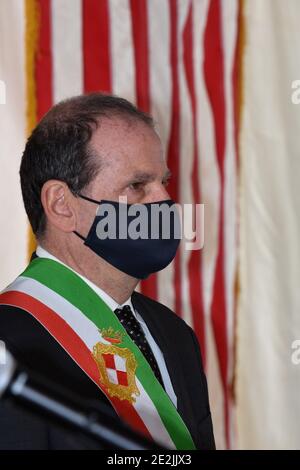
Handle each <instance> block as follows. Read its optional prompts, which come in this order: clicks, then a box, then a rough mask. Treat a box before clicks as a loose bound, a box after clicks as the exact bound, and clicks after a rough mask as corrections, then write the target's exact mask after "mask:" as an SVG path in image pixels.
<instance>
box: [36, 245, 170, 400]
mask: <svg viewBox="0 0 300 470" xmlns="http://www.w3.org/2000/svg"><path fill="white" fill-rule="evenodd" d="M36 254H37V256H38V257H39V258H50V259H53V260H54V261H57V262H58V263H61V264H63V265H64V266H66V267H67V268H68V269H71V271H74V269H72V268H70V266H67V265H66V264H64V263H63V262H62V261H60V260H59V259H58V258H56V257H55V256H53V255H52V254H51V253H49V251H47V250H45V248H42V247H41V246H40V245H39V246H38V247H37V249H36ZM74 272H75V273H76V274H77V275H78V276H79V277H81V279H83V281H84V282H85V283H86V284H88V286H89V287H91V289H93V291H94V292H96V294H97V295H98V296H99V297H101V299H102V300H103V301H104V302H105V303H106V305H108V307H109V308H110V309H111V310H112V311H113V312H114V311H115V310H116V308H122V307H124V305H129V306H130V308H131V310H132V312H133V314H134V316H135V317H136V319H137V320H138V322H139V323H140V325H141V327H142V329H143V332H144V334H145V336H146V339H147V341H148V343H149V345H150V347H151V349H152V352H153V354H154V356H155V359H156V362H157V365H158V367H159V370H160V373H161V377H162V380H163V383H164V387H165V390H166V393H167V394H168V395H169V397H170V399H171V400H172V402H173V404H174V405H175V407H176V408H177V397H176V395H175V392H174V389H173V386H172V382H171V379H170V375H169V372H168V369H167V366H166V362H165V360H164V356H163V353H162V352H161V350H160V348H159V347H158V345H157V344H156V342H155V340H154V338H153V336H152V335H151V333H150V331H149V328H148V327H147V325H146V323H145V322H144V320H143V318H142V317H141V315H139V313H138V312H137V311H136V310H135V309H134V308H133V305H132V302H131V297H129V299H128V300H127V301H126V302H124V303H123V304H122V305H120V304H118V303H117V302H116V301H115V300H114V299H113V298H112V297H111V296H110V295H108V294H107V293H106V292H104V290H102V289H101V288H100V287H98V286H96V284H94V283H93V282H91V281H90V280H89V279H87V278H86V277H85V276H82V275H81V274H79V273H77V272H76V271H74Z"/></svg>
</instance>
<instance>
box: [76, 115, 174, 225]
mask: <svg viewBox="0 0 300 470" xmlns="http://www.w3.org/2000/svg"><path fill="white" fill-rule="evenodd" d="M90 145H91V147H92V149H93V150H94V152H93V153H95V154H96V156H97V157H96V158H99V165H100V167H101V169H100V172H99V174H98V175H97V177H96V178H95V179H94V180H93V181H92V183H91V184H90V185H89V187H88V188H86V189H85V190H84V191H83V194H84V195H86V196H88V197H90V198H92V199H95V200H97V201H100V200H102V199H104V200H111V201H118V199H119V197H120V196H126V197H127V202H128V204H133V203H147V202H156V201H162V200H165V199H170V196H169V194H168V192H167V190H166V186H167V184H168V180H169V178H170V174H169V171H168V169H167V166H166V163H165V161H164V158H163V151H162V146H161V142H160V139H159V137H158V136H157V134H156V133H155V132H154V131H153V130H152V129H150V128H149V127H148V126H146V124H144V123H139V122H138V123H136V122H133V123H130V124H128V123H126V122H124V121H123V120H122V119H120V118H115V119H104V120H102V121H101V125H100V126H99V128H98V129H97V130H96V131H95V132H94V134H93V137H92V140H91V142H90ZM80 207H81V209H82V208H83V207H84V211H82V210H80V227H86V228H89V227H90V225H91V222H92V220H93V217H94V216H95V207H93V204H91V203H89V202H86V201H84V200H81V201H80Z"/></svg>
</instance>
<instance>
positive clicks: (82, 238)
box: [73, 194, 100, 242]
mask: <svg viewBox="0 0 300 470" xmlns="http://www.w3.org/2000/svg"><path fill="white" fill-rule="evenodd" d="M78 196H79V197H81V199H85V200H86V201H89V202H93V203H94V204H97V205H98V206H99V204H100V201H96V200H95V199H91V198H90V197H87V196H83V194H78ZM73 233H75V235H77V237H79V238H81V240H83V241H84V242H85V237H83V236H82V235H80V233H78V232H76V230H73Z"/></svg>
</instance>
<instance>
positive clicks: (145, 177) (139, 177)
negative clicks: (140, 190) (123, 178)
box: [130, 169, 171, 183]
mask: <svg viewBox="0 0 300 470" xmlns="http://www.w3.org/2000/svg"><path fill="white" fill-rule="evenodd" d="M156 177H157V176H156V174H155V173H148V172H144V171H142V172H140V171H137V172H136V173H134V175H133V177H132V178H130V180H131V181H133V180H134V181H138V182H141V183H148V182H150V181H154V180H155V179H156ZM170 177H171V171H170V170H169V169H168V170H167V171H166V172H165V174H164V176H163V180H164V181H165V180H167V179H169V178H170Z"/></svg>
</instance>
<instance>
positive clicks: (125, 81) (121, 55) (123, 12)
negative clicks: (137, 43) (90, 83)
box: [109, 0, 136, 103]
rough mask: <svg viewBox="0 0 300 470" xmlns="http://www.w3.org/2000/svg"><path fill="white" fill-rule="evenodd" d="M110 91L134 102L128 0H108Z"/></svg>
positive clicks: (132, 53) (133, 65) (133, 67)
mask: <svg viewBox="0 0 300 470" xmlns="http://www.w3.org/2000/svg"><path fill="white" fill-rule="evenodd" d="M109 11H110V27H111V64H112V91H113V93H114V94H116V95H119V96H122V97H123V98H126V99H128V100H129V101H132V102H133V103H135V102H136V92H135V62H134V49H133V40H132V27H131V16H130V8H129V3H128V0H110V2H109Z"/></svg>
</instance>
